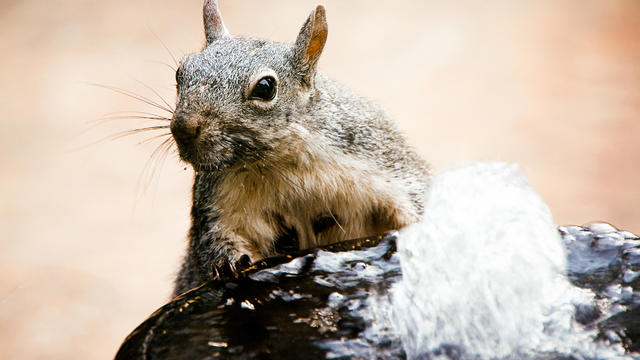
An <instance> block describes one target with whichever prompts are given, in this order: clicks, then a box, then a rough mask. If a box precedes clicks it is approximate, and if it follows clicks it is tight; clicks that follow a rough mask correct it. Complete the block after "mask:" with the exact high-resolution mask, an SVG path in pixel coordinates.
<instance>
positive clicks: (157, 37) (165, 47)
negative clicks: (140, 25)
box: [149, 29, 180, 71]
mask: <svg viewBox="0 0 640 360" xmlns="http://www.w3.org/2000/svg"><path fill="white" fill-rule="evenodd" d="M149 31H151V33H152V34H153V36H155V38H156V39H158V41H159V42H160V44H162V47H163V48H164V49H165V50H167V52H168V53H169V56H171V59H172V60H173V63H174V64H176V68H177V67H179V66H180V65H179V64H178V60H176V57H175V56H173V53H172V52H171V50H169V48H168V47H167V45H166V44H165V43H164V41H162V39H160V36H158V34H156V33H155V31H153V30H151V29H149ZM174 71H175V70H174Z"/></svg>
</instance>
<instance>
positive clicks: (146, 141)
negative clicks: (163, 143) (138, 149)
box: [138, 132, 171, 145]
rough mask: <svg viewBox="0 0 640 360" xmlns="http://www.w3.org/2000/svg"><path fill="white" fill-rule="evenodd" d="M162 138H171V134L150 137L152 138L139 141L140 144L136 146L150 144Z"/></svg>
mask: <svg viewBox="0 0 640 360" xmlns="http://www.w3.org/2000/svg"><path fill="white" fill-rule="evenodd" d="M163 136H171V133H170V132H169V133H166V134H160V135H155V136H152V137H150V138H148V139H144V140H142V141H140V142H139V143H138V145H142V144H146V143H148V142H150V141H153V140H155V139H159V138H161V137H163Z"/></svg>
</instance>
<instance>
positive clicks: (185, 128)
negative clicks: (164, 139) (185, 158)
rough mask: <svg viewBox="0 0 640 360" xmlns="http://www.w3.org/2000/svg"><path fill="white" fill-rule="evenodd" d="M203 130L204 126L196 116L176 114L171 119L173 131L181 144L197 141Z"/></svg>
mask: <svg viewBox="0 0 640 360" xmlns="http://www.w3.org/2000/svg"><path fill="white" fill-rule="evenodd" d="M201 130H202V126H201V125H200V122H199V121H198V119H197V118H195V117H194V116H181V115H177V116H174V117H173V119H172V120H171V133H172V134H173V137H174V138H175V139H176V141H178V142H179V143H181V144H188V143H192V142H193V141H195V140H196V139H197V138H198V137H199V136H200V132H201Z"/></svg>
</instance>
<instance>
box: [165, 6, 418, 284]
mask: <svg viewBox="0 0 640 360" xmlns="http://www.w3.org/2000/svg"><path fill="white" fill-rule="evenodd" d="M204 28H205V33H206V45H205V47H204V49H202V51H200V52H198V53H195V54H191V55H188V56H186V57H184V58H183V59H182V61H181V63H180V66H179V68H178V70H177V71H176V82H177V104H176V109H175V112H174V114H173V118H172V120H171V126H170V127H171V132H172V134H173V137H174V139H175V140H176V143H177V145H178V150H179V154H180V157H181V159H182V160H184V161H186V162H187V163H189V164H191V165H192V166H193V168H194V170H195V180H194V184H193V205H192V208H191V220H192V223H191V229H190V231H189V246H188V250H187V254H186V256H185V258H184V262H183V264H182V267H181V269H180V272H179V274H178V277H177V280H176V284H175V290H174V295H179V294H181V293H183V292H185V291H187V290H189V289H191V288H193V287H195V286H197V285H199V284H201V283H202V282H204V281H206V280H209V279H212V278H216V277H218V276H222V275H225V274H232V273H233V272H234V271H236V270H237V268H238V267H243V266H248V265H249V264H250V263H251V262H255V261H258V260H260V259H262V258H265V257H269V256H274V255H278V254H283V253H287V252H291V251H296V250H301V249H306V248H310V247H313V246H318V245H324V244H328V243H331V242H336V241H341V240H345V239H349V238H357V237H364V236H368V235H374V234H378V233H381V232H384V231H388V230H392V229H399V228H402V227H404V226H407V225H409V224H412V223H415V222H417V221H418V220H419V218H420V216H421V214H422V211H423V196H424V193H425V191H426V189H427V187H428V184H429V177H430V171H429V168H428V166H427V164H426V163H425V162H424V161H423V160H422V159H421V158H420V157H419V156H418V155H417V154H416V153H415V152H414V151H413V150H412V149H411V147H410V146H409V145H408V144H407V142H406V140H405V138H404V137H403V136H402V135H401V134H400V132H399V131H398V130H397V129H396V127H395V125H394V124H393V123H392V122H391V121H390V119H389V118H388V117H387V116H386V115H385V114H384V113H383V112H382V111H381V110H379V109H378V108H376V107H375V106H374V105H372V104H370V103H368V102H367V101H365V100H363V99H362V98H360V97H358V96H356V95H354V94H352V93H351V92H349V91H347V90H346V89H344V88H342V87H340V86H338V85H337V84H335V83H333V82H332V81H331V80H329V79H328V78H327V77H325V76H323V75H322V74H319V73H317V71H316V67H317V63H318V59H319V57H320V54H321V53H322V49H323V47H324V45H325V41H326V39H327V33H328V30H327V22H326V15H325V9H324V7H323V6H322V5H318V6H317V7H316V8H315V9H314V10H313V11H312V12H311V15H310V16H309V18H308V19H307V21H306V22H305V23H304V25H303V26H302V29H301V30H300V32H299V34H298V36H297V39H296V41H295V42H294V43H293V44H283V43H276V42H272V41H267V40H261V39H253V38H244V37H234V36H231V35H230V34H229V32H228V31H227V29H226V27H225V25H224V23H223V20H222V17H221V15H220V11H219V9H218V4H217V1H216V0H206V1H205V3H204Z"/></svg>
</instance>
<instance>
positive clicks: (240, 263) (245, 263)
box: [211, 254, 251, 280]
mask: <svg viewBox="0 0 640 360" xmlns="http://www.w3.org/2000/svg"><path fill="white" fill-rule="evenodd" d="M249 266H251V258H250V257H249V255H247V254H243V255H242V256H240V258H238V260H236V261H232V260H230V259H228V258H222V259H220V260H218V261H215V262H213V263H211V274H212V275H213V279H214V280H221V279H228V278H233V279H237V278H238V272H239V271H241V270H243V269H245V268H248V267H249Z"/></svg>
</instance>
